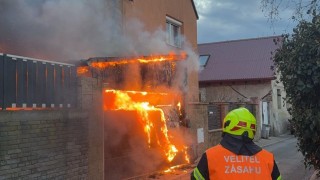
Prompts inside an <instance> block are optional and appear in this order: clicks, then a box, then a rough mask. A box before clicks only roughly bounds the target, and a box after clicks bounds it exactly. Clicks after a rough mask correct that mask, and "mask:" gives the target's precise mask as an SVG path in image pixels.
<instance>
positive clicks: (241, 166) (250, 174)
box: [206, 145, 274, 180]
mask: <svg viewBox="0 0 320 180" xmlns="http://www.w3.org/2000/svg"><path fill="white" fill-rule="evenodd" d="M206 154H207V158H208V170H209V177H210V179H219V180H223V179H228V180H230V179H245V180H248V179H259V180H264V179H266V180H267V179H268V180H269V179H271V173H272V170H273V165H274V158H273V154H272V153H270V152H268V151H266V150H261V151H260V152H258V153H257V154H255V155H253V156H244V155H236V154H234V153H232V152H231V151H229V150H227V149H225V148H223V147H222V146H221V145H217V146H215V147H212V148H210V149H208V150H207V151H206Z"/></svg>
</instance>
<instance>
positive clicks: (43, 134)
mask: <svg viewBox="0 0 320 180" xmlns="http://www.w3.org/2000/svg"><path fill="white" fill-rule="evenodd" d="M87 119H88V115H87V113H85V112H80V111H77V110H71V111H60V110H50V111H0V179H87V174H88V128H87V127H88V126H87V123H88V121H87Z"/></svg>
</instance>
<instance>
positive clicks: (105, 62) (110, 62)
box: [89, 52, 187, 69]
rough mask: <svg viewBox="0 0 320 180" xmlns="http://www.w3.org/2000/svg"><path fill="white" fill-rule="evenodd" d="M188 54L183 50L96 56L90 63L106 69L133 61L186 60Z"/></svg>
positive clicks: (95, 66)
mask: <svg viewBox="0 0 320 180" xmlns="http://www.w3.org/2000/svg"><path fill="white" fill-rule="evenodd" d="M186 58H187V54H186V53H185V52H181V53H180V54H176V53H174V52H171V53H169V54H168V55H155V56H142V57H134V58H117V59H112V58H109V59H108V58H94V59H92V60H91V61H90V63H89V65H90V66H91V67H94V68H98V69H104V68H107V67H110V66H116V65H123V64H133V63H143V64H145V63H157V62H163V61H178V60H185V59H186Z"/></svg>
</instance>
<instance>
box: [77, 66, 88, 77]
mask: <svg viewBox="0 0 320 180" xmlns="http://www.w3.org/2000/svg"><path fill="white" fill-rule="evenodd" d="M87 72H89V67H88V66H79V67H77V74H78V75H81V74H85V73H87Z"/></svg>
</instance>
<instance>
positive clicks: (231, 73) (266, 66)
mask: <svg viewBox="0 0 320 180" xmlns="http://www.w3.org/2000/svg"><path fill="white" fill-rule="evenodd" d="M280 39H281V36H271V37H260V38H253V39H241V40H232V41H224V42H214V43H205V44H199V45H198V48H199V55H200V58H199V60H200V66H201V70H200V72H199V91H200V101H201V102H226V103H256V104H257V105H258V114H256V118H257V120H258V123H259V126H258V127H260V128H261V129H262V131H261V136H262V137H268V136H269V133H270V134H271V135H275V136H276V135H279V134H282V133H284V132H285V131H286V130H287V120H288V118H289V114H288V112H287V110H286V106H287V104H286V103H285V102H284V100H283V98H284V97H285V91H284V89H283V85H282V84H281V83H277V81H279V77H278V75H275V71H274V69H273V66H274V65H273V61H272V57H273V55H274V53H275V51H276V49H277V48H279V47H280V44H279V42H280ZM275 42H276V43H275ZM269 131H270V132H269Z"/></svg>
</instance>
